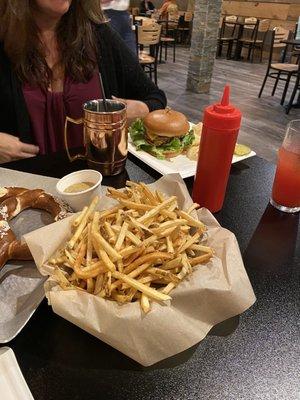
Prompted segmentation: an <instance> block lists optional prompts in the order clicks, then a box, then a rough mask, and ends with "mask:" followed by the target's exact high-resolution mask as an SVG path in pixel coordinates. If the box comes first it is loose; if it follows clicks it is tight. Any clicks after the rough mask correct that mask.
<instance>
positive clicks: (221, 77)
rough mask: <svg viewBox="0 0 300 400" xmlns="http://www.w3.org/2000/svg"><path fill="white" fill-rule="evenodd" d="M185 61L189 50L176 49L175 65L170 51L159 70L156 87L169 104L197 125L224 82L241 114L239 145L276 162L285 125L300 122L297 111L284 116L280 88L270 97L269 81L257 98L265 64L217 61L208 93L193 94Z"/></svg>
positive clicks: (217, 96)
mask: <svg viewBox="0 0 300 400" xmlns="http://www.w3.org/2000/svg"><path fill="white" fill-rule="evenodd" d="M188 59H189V49H188V48H185V47H180V46H178V47H177V48H176V63H173V62H172V57H171V50H169V59H168V61H167V63H165V64H160V65H159V67H158V68H159V72H158V84H159V86H160V88H161V89H163V90H164V91H165V92H166V95H167V97H168V105H169V106H171V107H173V108H174V109H176V110H178V111H181V112H183V113H185V114H186V116H187V117H188V119H189V120H190V121H192V122H198V121H199V120H201V118H202V112H203V109H204V107H205V106H206V105H208V104H211V103H213V102H215V101H217V100H218V99H219V98H220V95H221V93H222V90H223V87H224V85H225V83H230V85H231V90H232V95H231V100H232V102H233V103H234V104H235V105H236V106H238V107H239V108H240V109H241V111H242V113H243V122H242V127H241V130H240V134H239V142H240V143H243V144H246V145H248V146H250V147H251V148H252V149H253V150H254V151H256V153H257V154H258V155H259V156H260V157H263V158H265V159H266V160H268V161H271V162H275V160H276V152H277V149H278V147H279V146H280V144H281V142H282V139H283V136H284V132H285V128H286V125H287V123H288V122H289V121H291V120H293V119H300V110H299V109H292V110H291V112H290V115H288V116H287V115H286V114H285V110H284V108H283V107H282V106H281V105H280V97H281V93H282V86H280V85H278V89H277V93H276V95H275V96H274V97H272V96H271V88H272V87H273V86H272V85H273V83H274V81H273V80H272V79H270V80H269V84H267V85H266V87H265V91H264V93H263V96H262V98H261V99H258V97H257V95H258V92H259V89H260V86H261V83H262V81H263V78H264V76H265V72H266V68H267V66H266V64H251V63H248V62H241V61H231V60H226V59H217V60H216V62H215V67H214V74H213V80H212V85H211V92H210V94H196V93H193V92H190V91H186V75H187V68H188ZM289 94H290V92H289V93H288V96H287V99H288V98H289Z"/></svg>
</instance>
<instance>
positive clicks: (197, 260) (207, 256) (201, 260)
mask: <svg viewBox="0 0 300 400" xmlns="http://www.w3.org/2000/svg"><path fill="white" fill-rule="evenodd" d="M212 256H213V254H212V252H211V253H207V254H203V255H202V256H199V257H196V258H189V262H190V264H191V265H192V266H194V265H197V264H203V263H206V262H208V261H209V260H210V259H211V258H212Z"/></svg>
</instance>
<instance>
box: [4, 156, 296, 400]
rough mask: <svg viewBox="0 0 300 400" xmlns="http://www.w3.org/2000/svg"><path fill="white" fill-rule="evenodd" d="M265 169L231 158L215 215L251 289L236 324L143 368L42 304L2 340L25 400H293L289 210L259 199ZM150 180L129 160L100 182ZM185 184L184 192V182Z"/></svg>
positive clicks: (267, 175) (36, 165) (62, 166)
mask: <svg viewBox="0 0 300 400" xmlns="http://www.w3.org/2000/svg"><path fill="white" fill-rule="evenodd" d="M2 166H3V167H7V168H11V169H15V170H19V171H26V172H32V173H37V174H41V175H49V176H53V177H57V178H59V177H61V176H63V175H65V174H66V173H69V172H71V171H74V170H77V169H82V168H85V167H86V164H85V162H82V161H78V162H75V163H72V164H70V163H69V162H68V161H67V158H66V156H65V155H64V154H57V155H54V156H39V157H36V158H34V159H28V160H22V161H18V162H13V163H10V164H4V165H2ZM273 176H274V166H273V165H272V164H270V163H268V162H266V161H264V160H262V159H261V158H258V157H254V158H251V159H248V160H245V161H244V162H240V163H237V164H235V165H234V166H233V167H232V170H231V175H230V180H229V185H228V190H227V195H226V200H225V204H224V207H223V209H222V211H221V212H219V213H218V214H216V218H217V219H218V220H219V222H220V223H221V224H222V225H223V226H224V227H226V228H228V229H230V230H231V231H233V232H234V233H235V234H236V236H237V240H238V242H239V245H240V248H241V251H242V253H243V257H244V262H245V265H246V268H247V271H248V274H249V277H250V280H251V282H252V285H253V288H254V291H255V293H256V296H257V302H256V303H255V305H254V306H253V307H252V308H251V309H250V310H248V311H247V312H245V313H244V314H243V315H242V316H241V317H240V322H239V324H238V318H233V319H231V320H229V321H227V322H225V323H224V324H221V325H219V326H218V327H217V329H214V331H213V332H211V335H209V336H208V337H207V338H205V339H204V340H203V341H202V342H201V343H200V344H199V345H198V346H195V347H194V348H192V349H191V350H190V351H189V352H186V353H185V354H184V355H182V360H181V361H183V360H184V359H188V358H189V357H191V358H189V359H188V360H187V361H186V362H185V363H183V364H180V365H177V366H174V367H173V368H171V367H170V366H171V365H172V364H173V365H176V364H178V358H177V359H176V360H175V361H174V360H173V361H172V360H171V362H169V368H166V369H160V367H162V365H159V366H156V367H155V368H152V369H145V368H142V367H141V366H139V365H138V364H136V363H135V362H134V361H132V360H131V359H129V358H127V357H125V356H124V355H123V354H121V353H119V352H118V351H117V350H115V349H113V348H111V347H110V346H108V345H106V344H104V343H103V342H101V341H100V340H98V339H96V338H94V337H93V336H91V335H89V334H88V333H86V332H84V331H83V330H81V329H79V328H78V327H76V326H74V325H72V324H71V323H69V322H67V321H65V320H64V319H62V318H61V317H59V316H58V315H56V314H54V313H53V312H52V310H51V308H50V307H49V306H48V305H47V303H46V301H43V302H42V304H41V305H40V306H39V308H38V309H37V311H36V313H35V314H34V315H33V317H32V318H31V320H30V321H29V322H28V324H27V325H26V327H25V328H24V329H23V330H22V332H21V333H20V334H19V335H18V336H17V337H16V338H15V339H14V340H12V341H11V342H10V343H9V346H10V347H11V348H12V349H13V350H14V352H15V354H16V357H17V360H18V362H19V364H20V367H21V369H22V372H23V374H24V376H25V379H26V381H27V383H28V385H29V387H30V389H31V391H32V393H33V396H34V398H35V400H69V399H70V400H82V399H86V400H99V399H108V400H110V399H112V400H113V399H118V400H123V399H124V400H125V399H126V400H127V399H128V400H142V399H143V400H144V399H145V400H157V399H161V400H162V399H168V400H177V399H178V400H197V399H212V400H258V399H262V400H285V399H286V400H296V399H299V388H300V381H299V377H300V367H299V365H300V363H299V320H300V311H299V279H300V234H299V214H294V215H289V214H284V213H281V212H279V211H277V210H276V209H274V208H273V207H272V206H270V205H269V196H270V191H271V185H272V181H273ZM158 177H159V174H157V173H156V172H154V171H153V170H151V169H150V168H148V167H147V166H146V165H144V164H142V163H141V162H139V161H138V160H136V159H135V158H133V157H130V158H129V160H128V161H127V166H126V171H125V172H124V173H122V174H120V175H118V176H116V177H110V178H105V179H104V184H105V185H113V186H115V187H122V186H124V183H125V181H126V179H128V178H130V179H132V180H140V181H144V182H146V183H150V182H153V181H154V180H156V179H157V178H158ZM186 184H187V187H188V189H189V190H191V188H192V184H193V179H192V178H190V179H186ZM12 185H13V182H12ZM230 333H231V334H230ZM226 335H228V336H226ZM222 336H223V337H222ZM0 398H1V394H0ZM3 400H5V399H3Z"/></svg>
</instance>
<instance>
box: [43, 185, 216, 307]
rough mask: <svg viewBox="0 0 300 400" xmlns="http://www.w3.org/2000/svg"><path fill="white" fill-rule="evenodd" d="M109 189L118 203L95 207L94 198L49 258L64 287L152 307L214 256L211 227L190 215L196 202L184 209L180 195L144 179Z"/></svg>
mask: <svg viewBox="0 0 300 400" xmlns="http://www.w3.org/2000/svg"><path fill="white" fill-rule="evenodd" d="M107 193H108V196H109V197H111V198H113V199H114V200H115V201H116V202H117V204H116V205H115V206H113V207H111V208H110V209H107V210H103V211H100V212H99V211H95V208H96V205H97V202H98V200H97V198H95V199H94V200H93V201H92V203H91V204H90V206H89V207H85V208H84V209H83V211H82V212H81V213H80V214H79V215H78V216H77V217H76V219H75V220H74V221H73V223H72V228H73V231H74V232H73V235H72V237H71V238H70V240H69V242H67V243H66V244H65V246H64V247H63V248H62V249H61V250H59V251H58V252H57V253H56V254H55V256H54V257H52V258H51V259H50V260H49V261H48V263H50V264H51V265H53V266H54V267H55V271H56V272H55V273H54V276H55V279H56V280H57V282H58V283H59V285H60V286H61V288H62V289H63V290H74V289H78V290H83V291H86V292H88V293H90V294H93V295H96V296H98V297H101V298H105V299H111V300H115V301H117V302H118V303H121V304H122V303H128V302H131V301H135V300H138V301H139V304H140V307H141V309H142V310H143V312H144V313H148V312H149V311H150V309H151V306H150V302H151V301H153V300H155V301H165V300H169V299H171V298H170V296H169V293H170V292H171V291H172V290H173V289H174V288H175V287H176V286H177V285H178V284H179V283H180V282H181V281H182V280H183V279H184V278H185V277H186V276H187V275H188V274H190V273H192V271H193V266H195V265H198V264H203V263H206V262H208V261H209V260H210V259H211V257H212V256H213V250H212V249H211V248H210V247H209V246H205V245H203V244H202V243H203V242H204V240H205V238H204V237H203V233H204V232H205V229H206V228H205V226H204V224H203V223H202V222H201V221H198V220H197V219H195V218H193V217H191V215H190V213H192V211H193V210H195V209H196V208H198V205H197V204H195V203H194V204H193V205H192V206H191V207H189V208H188V209H187V211H182V210H180V209H179V208H178V204H177V198H176V197H175V196H173V197H170V198H167V197H165V196H164V195H163V194H162V193H160V192H159V191H155V192H152V191H151V190H150V188H149V187H148V186H147V185H145V184H144V183H135V182H128V186H127V188H125V189H124V190H123V191H119V190H116V189H113V188H109V189H108V191H107ZM195 215H196V214H195ZM195 228H196V229H195ZM153 285H154V286H153Z"/></svg>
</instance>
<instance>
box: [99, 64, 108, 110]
mask: <svg viewBox="0 0 300 400" xmlns="http://www.w3.org/2000/svg"><path fill="white" fill-rule="evenodd" d="M99 83H100V88H101V92H102V100H103V107H104V111H105V112H107V101H106V97H105V91H104V86H103V81H102V75H101V72H99ZM98 108H99V106H98ZM98 111H99V109H98Z"/></svg>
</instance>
